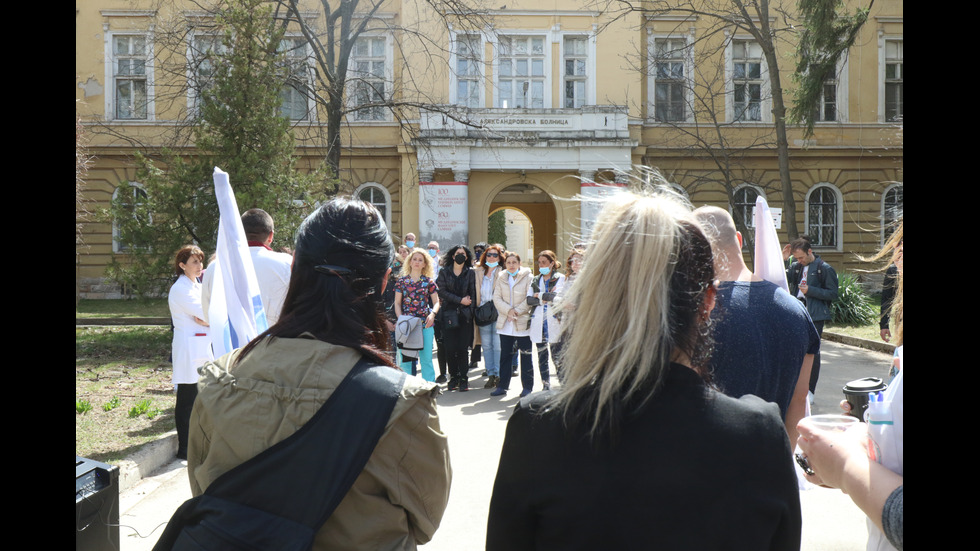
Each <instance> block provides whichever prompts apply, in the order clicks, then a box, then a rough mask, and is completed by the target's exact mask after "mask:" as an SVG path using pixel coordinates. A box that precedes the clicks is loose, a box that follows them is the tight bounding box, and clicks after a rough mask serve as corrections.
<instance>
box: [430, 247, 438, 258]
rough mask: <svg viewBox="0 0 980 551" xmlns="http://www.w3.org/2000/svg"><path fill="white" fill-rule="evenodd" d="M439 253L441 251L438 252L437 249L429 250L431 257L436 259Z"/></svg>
mask: <svg viewBox="0 0 980 551" xmlns="http://www.w3.org/2000/svg"><path fill="white" fill-rule="evenodd" d="M438 252H439V251H437V250H435V249H429V256H431V257H432V258H435V257H436V254H437V253H438Z"/></svg>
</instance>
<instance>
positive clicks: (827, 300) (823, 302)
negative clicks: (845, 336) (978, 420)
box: [784, 236, 838, 394]
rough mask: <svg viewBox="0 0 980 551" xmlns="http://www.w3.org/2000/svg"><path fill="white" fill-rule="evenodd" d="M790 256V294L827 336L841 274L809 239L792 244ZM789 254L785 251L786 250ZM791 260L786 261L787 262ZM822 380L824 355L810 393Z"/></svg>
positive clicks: (816, 365)
mask: <svg viewBox="0 0 980 551" xmlns="http://www.w3.org/2000/svg"><path fill="white" fill-rule="evenodd" d="M789 249H790V253H791V254H792V256H793V258H794V262H793V263H792V264H791V265H790V267H789V268H787V269H786V283H788V284H789V294H790V295H793V296H794V297H796V298H798V299H799V300H801V301H802V302H803V303H804V304H806V311H807V312H809V313H810V319H811V320H813V324H814V325H815V326H816V327H817V334H819V335H821V336H823V326H824V323H826V322H828V321H830V320H831V319H833V317H834V313H833V310H831V304H832V303H833V302H834V301H835V300H837V285H838V283H837V272H835V271H834V268H833V267H832V266H831V265H830V264H827V263H826V262H824V261H823V259H822V258H820V255H818V254H814V253H813V247H811V246H810V239H809V238H808V237H805V236H804V237H798V238H796V239H794V240H793V242H792V243H790V246H789ZM784 250H785V249H784ZM787 259H788V258H785V257H784V260H787ZM819 377H820V353H819V352H818V353H817V355H816V356H815V357H814V358H813V369H812V370H811V371H810V393H811V394H816V392H817V379H818V378H819Z"/></svg>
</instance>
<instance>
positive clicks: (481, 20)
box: [278, 0, 492, 174]
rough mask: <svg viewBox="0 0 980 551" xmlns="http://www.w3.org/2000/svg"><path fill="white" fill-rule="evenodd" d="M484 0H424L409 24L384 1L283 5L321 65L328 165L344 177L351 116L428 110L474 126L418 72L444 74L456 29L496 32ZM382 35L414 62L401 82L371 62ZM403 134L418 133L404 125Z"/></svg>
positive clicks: (413, 114) (318, 88)
mask: <svg viewBox="0 0 980 551" xmlns="http://www.w3.org/2000/svg"><path fill="white" fill-rule="evenodd" d="M478 1H479V0H474V2H473V3H472V5H470V4H467V3H466V2H465V1H464V0H423V1H422V2H420V3H419V5H418V6H416V8H417V9H416V11H415V12H412V13H411V21H410V22H409V21H407V20H408V19H409V17H407V16H406V15H405V14H398V16H397V17H396V16H394V15H392V14H388V13H385V12H384V9H385V7H386V5H387V3H386V2H385V1H384V0H317V1H316V2H304V1H302V0H278V2H279V4H280V6H281V7H282V8H283V9H282V10H281V11H280V12H279V16H280V17H283V20H284V22H285V23H286V24H287V25H288V26H289V27H290V28H296V29H299V30H300V31H301V32H302V34H303V36H304V37H305V39H306V41H307V43H308V45H309V48H310V50H311V55H312V57H313V61H314V64H315V66H316V71H315V78H314V79H312V80H311V81H310V83H309V88H308V94H309V96H310V97H311V98H313V99H314V100H315V101H316V103H317V105H319V106H320V107H321V108H322V109H323V111H324V112H325V116H326V129H325V132H326V140H325V145H326V150H327V154H326V163H327V166H328V167H329V168H331V169H333V170H334V171H335V173H337V174H339V172H340V159H341V152H342V147H343V145H342V140H341V137H342V128H343V123H344V121H345V120H349V119H351V118H354V119H368V120H371V119H379V118H381V117H382V113H384V112H390V113H391V116H392V118H393V119H394V120H396V121H399V122H401V121H405V120H407V119H417V118H418V114H419V112H420V111H421V110H429V111H438V112H442V113H444V114H446V115H447V116H449V117H451V118H453V119H455V120H458V121H461V122H463V123H465V124H472V123H471V122H470V121H469V118H468V116H467V114H466V111H465V110H464V109H458V108H456V107H455V106H451V105H446V104H445V101H444V100H442V101H440V98H438V97H431V96H430V93H429V88H430V85H431V83H429V82H424V79H420V78H419V77H418V76H417V75H432V74H433V73H436V74H438V72H439V71H433V70H432V69H433V68H434V67H448V66H449V55H450V47H449V44H448V41H447V40H444V39H443V38H444V37H445V36H447V35H448V29H449V28H450V26H452V25H455V26H456V28H462V29H470V30H476V31H484V32H485V31H486V30H488V29H490V28H492V20H491V19H490V18H489V17H488V16H487V15H486V13H487V12H486V11H484V10H482V9H480V8H479V7H478V6H477V2H478ZM409 6H410V5H409V4H405V5H403V6H402V8H403V9H405V8H408V7H409ZM437 30H438V31H441V32H435V31H437ZM381 35H383V36H385V37H387V39H390V40H392V41H393V49H394V51H395V52H396V55H397V56H398V57H399V58H400V59H403V60H406V59H409V58H410V59H411V61H412V66H411V67H410V68H409V67H408V64H407V63H406V64H402V65H401V66H400V68H399V69H400V73H399V75H398V77H397V78H391V77H390V76H389V74H391V73H392V71H391V70H390V69H389V68H383V67H382V66H381V65H380V64H379V65H374V64H372V62H371V61H370V58H372V57H375V56H374V55H373V54H374V53H375V52H373V51H372V50H373V48H376V47H379V44H381V42H380V40H379V39H377V38H375V37H378V36H381ZM362 50H363V51H362ZM355 54H366V55H363V56H360V57H363V58H364V59H365V61H355V62H354V64H355V65H354V66H352V56H354V55H355ZM389 62H390V60H389ZM403 129H404V130H406V131H408V132H409V133H411V132H413V131H414V129H412V128H410V127H406V126H404V125H403Z"/></svg>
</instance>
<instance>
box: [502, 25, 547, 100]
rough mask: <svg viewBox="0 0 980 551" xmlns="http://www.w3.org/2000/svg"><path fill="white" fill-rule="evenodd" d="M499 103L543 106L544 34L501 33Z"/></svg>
mask: <svg viewBox="0 0 980 551" xmlns="http://www.w3.org/2000/svg"><path fill="white" fill-rule="evenodd" d="M499 55H500V62H499V65H498V71H497V72H498V77H497V92H498V93H497V107H504V108H526V107H530V108H542V107H544V94H545V81H546V78H547V75H546V70H545V63H546V56H545V39H544V37H543V36H502V37H500V51H499Z"/></svg>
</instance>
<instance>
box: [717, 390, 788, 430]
mask: <svg viewBox="0 0 980 551" xmlns="http://www.w3.org/2000/svg"><path fill="white" fill-rule="evenodd" d="M709 392H710V394H711V397H712V399H711V400H710V403H711V404H712V407H713V408H715V409H716V410H717V411H718V413H719V418H720V419H722V420H723V422H724V423H725V424H726V425H728V426H730V427H731V428H732V430H736V431H742V432H744V433H745V434H746V435H751V434H779V433H781V434H784V435H785V426H784V424H783V421H782V417H780V414H779V406H778V405H776V404H775V403H773V402H767V401H765V400H763V399H762V398H759V397H758V396H755V395H754V394H746V395H744V396H742V397H741V398H732V397H731V396H727V395H725V394H722V393H721V392H717V391H714V390H711V391H709Z"/></svg>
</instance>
